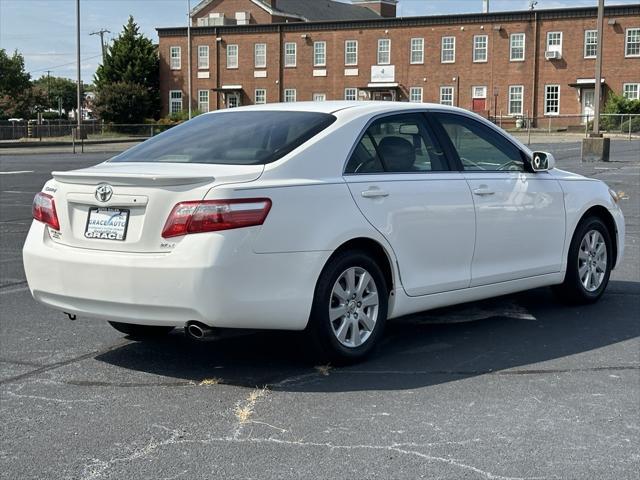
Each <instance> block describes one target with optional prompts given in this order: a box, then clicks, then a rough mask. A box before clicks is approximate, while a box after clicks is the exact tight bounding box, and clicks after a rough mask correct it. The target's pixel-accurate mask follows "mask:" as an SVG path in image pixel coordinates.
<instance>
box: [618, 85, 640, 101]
mask: <svg viewBox="0 0 640 480" xmlns="http://www.w3.org/2000/svg"><path fill="white" fill-rule="evenodd" d="M622 95H623V96H624V98H628V99H629V100H640V83H625V84H624V85H623V86H622Z"/></svg>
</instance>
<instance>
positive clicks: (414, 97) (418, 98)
mask: <svg viewBox="0 0 640 480" xmlns="http://www.w3.org/2000/svg"><path fill="white" fill-rule="evenodd" d="M409 101H410V102H413V103H422V87H411V88H410V89H409Z"/></svg>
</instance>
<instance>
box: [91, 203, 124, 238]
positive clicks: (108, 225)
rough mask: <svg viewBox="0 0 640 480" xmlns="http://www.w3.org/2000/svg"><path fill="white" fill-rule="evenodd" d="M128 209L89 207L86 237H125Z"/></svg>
mask: <svg viewBox="0 0 640 480" xmlns="http://www.w3.org/2000/svg"><path fill="white" fill-rule="evenodd" d="M128 225H129V210H124V209H122V208H90V209H89V217H88V218H87V228H86V230H85V232H84V236H85V237H86V238H97V239H100V240H119V241H123V240H124V239H125V238H127V226H128Z"/></svg>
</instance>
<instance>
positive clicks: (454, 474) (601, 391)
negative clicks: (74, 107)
mask: <svg viewBox="0 0 640 480" xmlns="http://www.w3.org/2000/svg"><path fill="white" fill-rule="evenodd" d="M533 146H534V147H536V148H538V149H544V150H549V151H551V152H553V153H554V154H555V155H556V158H557V160H558V165H559V167H560V168H564V169H567V170H570V171H574V172H578V173H584V174H588V175H590V176H596V177H598V178H601V179H602V180H604V181H606V182H607V183H608V184H609V185H610V186H611V187H612V188H614V189H615V190H617V191H618V192H619V193H620V195H621V197H622V201H621V202H622V208H623V210H624V212H625V216H626V223H627V237H626V240H625V243H626V257H625V259H624V263H623V264H622V265H621V266H620V267H619V268H618V269H616V270H615V271H614V273H613V275H612V282H611V283H610V285H609V289H608V291H607V293H606V294H605V296H604V297H603V298H602V300H601V301H600V302H599V303H598V304H596V305H592V306H588V307H568V306H565V305H563V304H560V303H558V302H557V301H556V300H555V299H554V297H553V296H552V295H551V293H550V291H549V290H548V289H538V290H533V291H530V292H525V293H522V294H517V295H511V296H507V297H502V298H499V299H493V300H489V301H484V302H476V303H472V304H467V305H462V306H459V307H455V308H448V309H443V310H438V311H433V312H428V313H425V314H424V315H420V316H417V317H412V318H408V319H401V320H399V321H397V322H393V323H391V324H390V325H389V327H388V330H387V335H386V337H385V340H384V342H383V344H382V346H381V348H380V349H379V350H378V351H377V352H376V354H375V355H374V356H373V358H371V360H369V361H368V362H366V363H363V364H360V365H356V366H351V367H347V368H334V367H332V366H331V365H309V364H308V363H305V362H303V361H301V360H300V358H301V357H302V355H301V353H302V352H301V349H302V348H303V347H301V346H300V344H299V339H298V337H297V336H296V335H290V334H283V333H277V332H274V333H248V334H244V335H241V336H233V337H228V338H221V339H216V340H213V341H210V342H203V343H195V342H193V341H190V340H188V339H186V338H185V337H184V336H183V335H182V334H181V332H180V331H175V332H174V333H172V334H171V335H170V336H169V337H168V338H166V339H162V340H159V341H155V342H149V343H137V342H134V341H131V340H128V339H126V338H124V337H123V336H122V335H121V334H119V333H118V332H116V331H115V330H113V329H112V328H111V327H109V326H108V325H107V324H106V323H101V322H94V321H87V320H82V319H80V320H77V321H75V322H71V321H69V320H67V319H66V317H64V316H63V315H62V314H60V313H57V312H54V311H52V310H49V309H47V308H45V307H43V306H40V305H38V304H36V303H35V302H34V301H33V300H32V299H31V296H30V294H29V292H28V290H27V287H26V282H25V279H24V272H23V269H22V260H21V247H22V243H23V241H24V237H25V235H26V232H27V229H28V227H29V224H30V208H31V200H32V198H33V194H34V193H35V192H36V191H38V190H40V188H41V186H42V184H43V183H44V182H45V181H46V180H47V179H48V178H49V173H50V171H52V170H65V169H72V168H78V167H82V166H88V165H92V164H95V163H98V162H100V161H102V160H103V159H105V158H108V157H109V156H110V155H109V154H104V153H87V154H84V155H76V156H72V155H67V154H41V153H23V154H20V155H13V154H10V155H8V154H2V152H1V151H0V154H1V156H0V252H1V258H0V274H1V275H0V279H1V280H0V282H1V283H0V425H1V428H2V440H1V443H0V478H3V479H31V478H33V479H35V478H38V479H40V478H46V479H86V480H89V479H123V478H132V479H196V478H211V479H213V478H242V479H250V478H318V479H323V478H345V479H347V478H348V479H355V478H451V479H461V478H464V479H476V478H477V479H516V478H562V479H578V478H580V479H585V478H598V479H604V478H607V479H631V478H638V477H637V475H638V471H640V337H639V336H640V322H639V319H640V141H626V140H616V141H614V142H613V144H612V157H613V160H614V161H613V162H610V163H606V164H604V163H602V164H581V163H580V161H579V154H580V146H579V144H578V143H577V142H575V141H566V142H561V143H555V142H554V143H553V144H536V145H533ZM96 281H99V280H96ZM633 472H636V473H633Z"/></svg>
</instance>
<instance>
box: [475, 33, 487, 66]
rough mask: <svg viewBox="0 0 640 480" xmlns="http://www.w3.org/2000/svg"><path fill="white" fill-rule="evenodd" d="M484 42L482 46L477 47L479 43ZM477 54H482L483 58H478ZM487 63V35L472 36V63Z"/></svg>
mask: <svg viewBox="0 0 640 480" xmlns="http://www.w3.org/2000/svg"><path fill="white" fill-rule="evenodd" d="M482 40H484V46H479V45H478V44H479V43H480V41H482ZM479 53H484V58H482V57H480V58H478V54H479ZM488 61H489V35H474V36H473V63H487V62H488Z"/></svg>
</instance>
